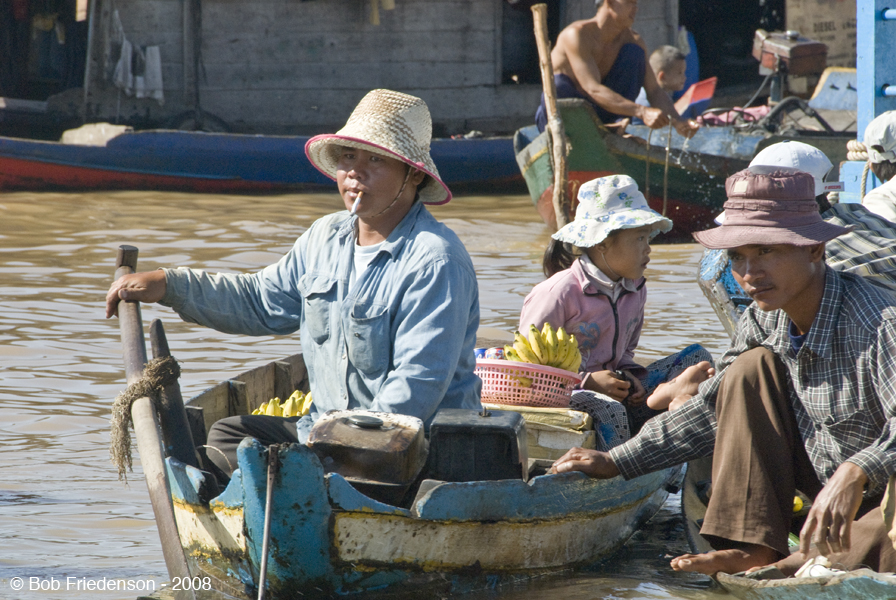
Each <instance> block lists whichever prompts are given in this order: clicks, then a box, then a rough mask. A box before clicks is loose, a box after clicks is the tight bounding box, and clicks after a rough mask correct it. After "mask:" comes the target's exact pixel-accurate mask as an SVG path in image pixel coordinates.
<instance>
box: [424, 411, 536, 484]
mask: <svg viewBox="0 0 896 600" xmlns="http://www.w3.org/2000/svg"><path fill="white" fill-rule="evenodd" d="M528 467H529V461H528V456H527V449H526V421H525V420H524V419H523V416H522V415H521V414H520V413H518V412H513V411H509V410H508V411H494V412H492V411H489V410H487V409H483V410H482V411H477V410H469V409H461V408H443V409H442V410H440V411H439V412H437V413H436V416H435V417H434V418H433V421H432V424H431V425H430V426H429V462H428V464H427V477H428V478H429V479H438V480H441V481H495V480H499V479H522V480H524V481H525V480H527V479H528V477H529V468H528Z"/></svg>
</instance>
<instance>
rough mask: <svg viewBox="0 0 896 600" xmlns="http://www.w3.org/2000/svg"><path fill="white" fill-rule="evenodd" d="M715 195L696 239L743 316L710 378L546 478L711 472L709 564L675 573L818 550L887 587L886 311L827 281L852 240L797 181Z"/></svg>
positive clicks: (892, 445) (858, 282)
mask: <svg viewBox="0 0 896 600" xmlns="http://www.w3.org/2000/svg"><path fill="white" fill-rule="evenodd" d="M726 191H727V194H728V201H727V202H726V203H725V220H724V223H723V224H722V225H721V226H720V227H716V228H715V229H710V230H707V231H702V232H698V233H695V234H694V237H696V238H697V240H698V241H699V242H700V243H702V244H703V245H704V246H706V247H707V248H712V249H725V250H727V251H728V255H729V258H730V259H731V262H732V272H733V273H734V276H735V278H736V279H737V281H738V283H739V284H740V285H741V286H742V287H743V288H744V290H746V291H747V293H748V294H749V295H750V296H751V297H752V298H753V303H752V304H751V305H750V306H749V307H748V308H747V310H746V311H745V313H744V315H743V316H742V317H741V319H740V321H739V323H738V330H737V333H736V335H735V337H734V340H733V342H732V344H731V347H730V348H729V349H728V351H727V352H726V353H725V355H724V356H723V357H722V359H721V360H720V361H719V363H718V374H717V375H716V376H715V377H713V378H712V379H710V380H709V381H707V382H705V383H703V384H702V385H701V386H700V389H699V391H698V393H697V394H696V395H695V396H693V397H692V398H691V399H690V400H689V401H687V402H686V403H685V404H684V405H683V406H682V407H681V408H679V409H678V410H676V411H674V412H669V413H664V414H662V415H659V416H657V417H655V418H654V419H652V420H651V421H649V422H648V423H647V424H646V425H645V426H644V428H643V429H642V430H641V432H640V433H639V434H638V436H637V437H635V438H633V439H632V440H630V441H629V442H627V443H625V444H622V445H620V446H617V447H616V448H613V449H612V450H611V451H610V452H608V453H599V452H595V451H589V450H581V449H574V450H571V451H570V452H569V453H567V454H566V455H565V456H564V457H562V458H560V459H559V460H558V461H557V462H556V463H555V464H554V470H555V471H556V472H565V471H570V470H579V471H584V472H586V473H588V474H589V475H592V476H594V477H613V476H615V475H618V474H622V475H623V476H624V477H626V478H632V477H636V476H638V475H642V474H644V473H649V472H652V471H656V470H659V469H663V468H666V467H669V466H673V465H676V464H681V463H684V462H687V461H690V460H694V459H697V458H701V457H705V456H712V457H713V465H712V478H713V482H712V494H711V496H710V499H709V502H708V507H707V512H706V517H705V519H704V521H703V525H702V529H701V534H702V535H703V536H704V537H705V538H706V539H707V540H708V541H709V542H710V543H711V544H712V546H713V548H716V550H715V551H713V552H710V553H707V554H699V555H685V556H680V557H677V558H675V559H673V560H672V568H673V569H676V570H683V571H697V572H701V573H706V574H710V575H711V574H714V573H717V572H720V571H721V572H725V573H736V572H740V571H744V570H748V569H751V568H757V567H762V566H765V565H770V564H773V563H776V562H777V561H780V562H777V564H778V566H779V567H780V569H781V570H782V571H784V572H785V573H792V572H793V571H795V570H796V569H795V567H797V566H798V565H799V563H800V562H801V561H803V560H805V558H806V557H807V556H808V555H809V554H810V550H811V546H812V544H813V543H814V544H815V546H816V549H817V551H818V553H820V554H823V555H826V556H828V557H829V558H830V560H831V561H832V562H833V563H835V564H837V565H838V566H839V568H843V567H845V568H852V567H853V566H854V565H858V564H863V565H865V566H870V567H871V568H874V569H878V570H885V571H892V570H894V568H896V553H894V550H893V547H892V544H890V543H889V540H888V539H887V537H886V534H885V530H884V527H883V521H882V517H881V512H880V510H876V508H877V507H878V505H879V504H880V501H881V495H882V491H883V490H884V487H885V485H886V483H887V480H888V478H889V476H890V474H891V473H894V472H896V353H894V351H893V349H894V348H896V299H894V297H893V295H892V294H891V293H889V292H887V291H886V290H883V289H881V288H879V287H876V286H873V285H871V284H869V283H867V282H866V281H864V280H863V278H861V277H860V276H857V275H854V274H852V273H839V272H837V271H834V270H833V269H831V268H830V267H828V266H826V265H825V262H824V253H825V242H827V241H829V240H832V239H834V238H836V237H837V236H839V235H841V234H843V233H846V232H847V231H849V230H848V229H847V228H844V227H841V226H839V225H835V224H832V223H828V222H825V221H824V220H822V218H821V216H820V215H819V213H818V207H817V205H816V202H815V189H814V182H813V178H812V176H811V175H809V174H808V173H805V172H801V171H796V170H794V169H786V170H785V169H780V168H778V167H762V166H754V167H751V168H750V169H748V170H745V171H741V172H740V173H737V174H735V175H733V176H731V177H729V178H728V180H727V182H726ZM796 489H799V490H800V491H802V492H804V493H806V494H807V495H809V497H810V498H814V501H813V505H812V508H811V509H810V511H809V513H808V515H807V517H806V523H805V526H804V527H803V528H802V531H801V533H800V552H799V553H795V554H794V555H793V557H792V558H790V559H784V560H781V559H782V558H783V557H787V556H788V554H789V548H788V544H787V538H788V531H789V528H790V525H791V518H792V508H793V497H794V491H795V490H796ZM872 509H875V510H872ZM856 517H860V518H859V520H855V519H856Z"/></svg>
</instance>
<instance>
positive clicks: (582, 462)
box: [551, 448, 619, 479]
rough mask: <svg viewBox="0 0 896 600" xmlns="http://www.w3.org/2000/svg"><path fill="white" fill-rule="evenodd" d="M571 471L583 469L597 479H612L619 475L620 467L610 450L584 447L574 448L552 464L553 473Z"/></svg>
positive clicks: (583, 471)
mask: <svg viewBox="0 0 896 600" xmlns="http://www.w3.org/2000/svg"><path fill="white" fill-rule="evenodd" d="M569 471H581V472H582V473H584V474H586V475H588V476H589V477H594V478H597V479H610V478H612V477H616V476H617V475H619V469H618V468H616V463H614V462H613V459H612V458H610V454H609V453H608V452H600V451H598V450H586V449H584V448H573V449H572V450H570V451H569V452H567V453H566V454H564V455H563V456H561V457H560V458H558V459H557V460H556V461H554V464H553V465H551V473H567V472H569Z"/></svg>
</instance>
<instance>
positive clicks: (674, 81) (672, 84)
mask: <svg viewBox="0 0 896 600" xmlns="http://www.w3.org/2000/svg"><path fill="white" fill-rule="evenodd" d="M648 62H649V63H650V68H651V69H653V72H654V73H656V82H657V83H658V84H660V89H662V90H663V91H664V92H666V93H667V94H669V96H672V94H673V93H674V92H680V91H681V90H683V89H684V84H685V80H686V79H687V77H686V75H685V70H686V69H687V56H685V55H684V53H683V52H682V51H681V50H679V49H678V48H676V47H675V46H660V47H659V48H657V49H656V50H654V51H653V52H651V53H650V59H649V60H648ZM635 103H637V104H640V105H641V106H650V102H648V101H647V92H646V91H645V90H644V88H641V93H640V94H638V97H637V98H636V99H635Z"/></svg>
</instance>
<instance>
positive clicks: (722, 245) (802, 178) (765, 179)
mask: <svg viewBox="0 0 896 600" xmlns="http://www.w3.org/2000/svg"><path fill="white" fill-rule="evenodd" d="M725 192H726V194H727V196H728V201H727V202H725V222H724V223H722V225H721V226H719V227H715V228H713V229H707V230H704V231H696V232H694V238H695V239H696V240H697V241H698V242H700V243H701V244H703V245H704V246H706V247H707V248H710V249H713V250H726V249H728V248H737V247H739V246H747V245H750V244H791V245H794V246H812V245H814V244H819V243H821V242H827V241H830V240H832V239H834V238H835V237H837V236H838V235H843V234H844V233H847V232H849V231H852V229H851V228H849V227H840V226H839V225H834V224H832V223H828V222H827V221H825V220H824V219H822V218H821V215H820V214H818V204H817V203H816V202H815V180H814V179H813V177H812V175H810V174H809V173H805V172H803V171H797V170H796V169H787V168H782V167H764V166H753V167H750V168H749V169H744V170H743V171H740V172H738V173H735V174H734V175H732V176H731V177H729V178H728V179H727V180H725Z"/></svg>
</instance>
